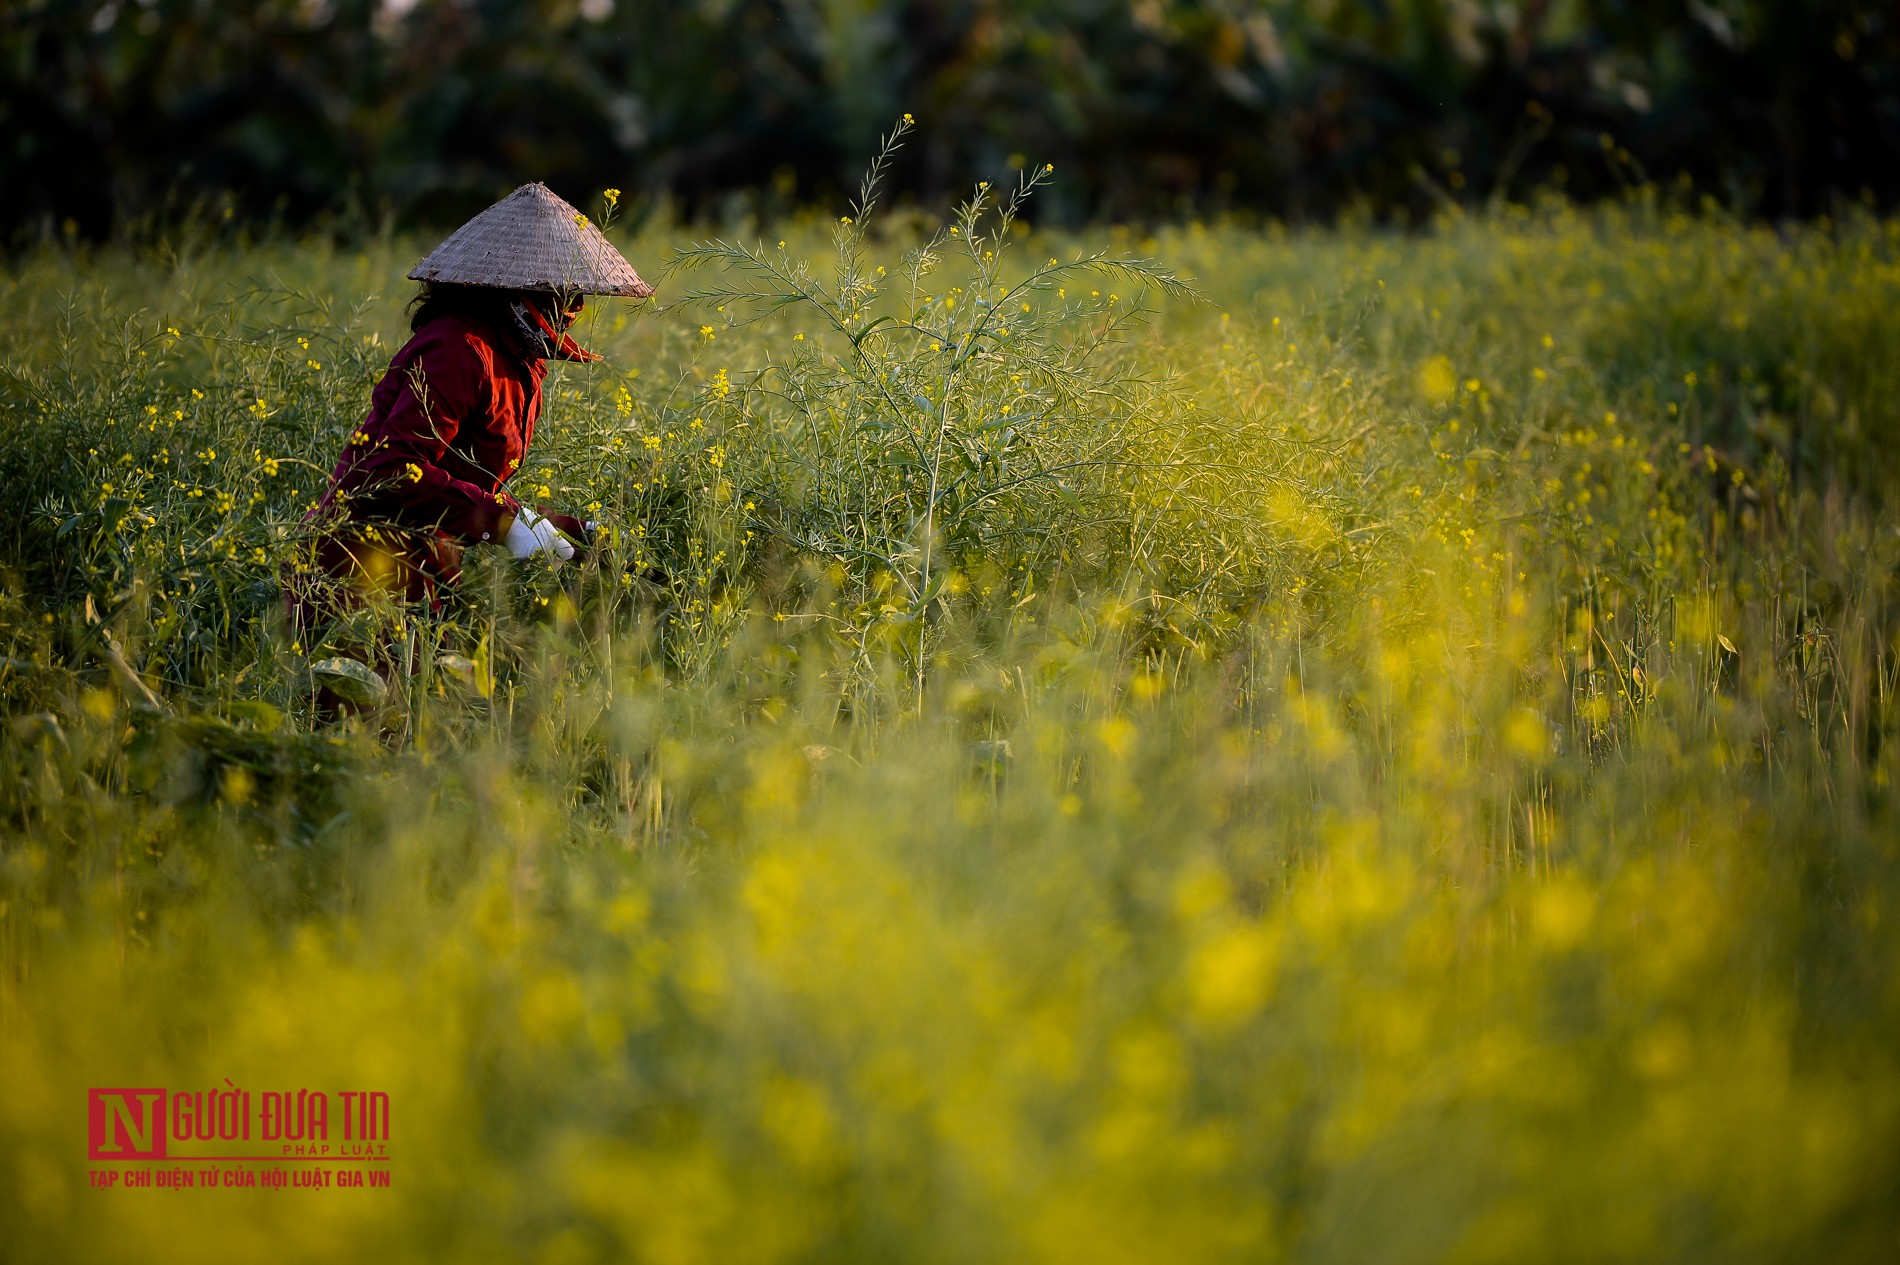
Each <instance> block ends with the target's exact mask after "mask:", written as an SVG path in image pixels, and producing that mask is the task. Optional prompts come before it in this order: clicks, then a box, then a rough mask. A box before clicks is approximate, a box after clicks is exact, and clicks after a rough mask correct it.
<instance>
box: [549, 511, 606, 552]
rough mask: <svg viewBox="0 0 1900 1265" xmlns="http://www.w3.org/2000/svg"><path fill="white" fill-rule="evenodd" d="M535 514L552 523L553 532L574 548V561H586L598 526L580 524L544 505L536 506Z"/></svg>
mask: <svg viewBox="0 0 1900 1265" xmlns="http://www.w3.org/2000/svg"><path fill="white" fill-rule="evenodd" d="M535 512H536V513H538V514H540V515H541V517H542V518H545V519H546V520H547V521H548V522H550V523H553V524H554V528H555V530H556V531H558V532H560V533H561V535H563V536H565V537H567V542H568V543H569V544H570V545H573V546H574V558H575V561H577V562H586V561H587V559H588V556H589V554H590V553H591V551H592V550H593V547H594V531H595V529H596V528H597V527H599V525H600V524H598V523H587V522H582V521H581V520H580V519H578V518H575V517H574V516H573V515H572V514H562V513H558V512H556V511H554V510H551V509H549V508H548V507H547V506H545V505H539V506H536V507H535Z"/></svg>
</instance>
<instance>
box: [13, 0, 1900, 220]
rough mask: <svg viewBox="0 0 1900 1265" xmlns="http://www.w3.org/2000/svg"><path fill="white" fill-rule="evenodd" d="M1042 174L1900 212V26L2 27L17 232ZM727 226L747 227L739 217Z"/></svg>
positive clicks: (1254, 7) (1241, 197)
mask: <svg viewBox="0 0 1900 1265" xmlns="http://www.w3.org/2000/svg"><path fill="white" fill-rule="evenodd" d="M905 111H911V112H913V113H915V114H916V115H917V116H918V118H919V120H920V122H921V124H922V127H921V129H920V131H919V134H918V136H917V138H916V141H915V143H914V144H913V145H912V146H911V147H910V149H909V150H908V151H907V152H906V154H905V156H904V159H903V161H902V163H901V165H900V167H899V170H898V172H897V179H898V181H899V184H900V186H901V187H903V188H904V189H906V190H908V191H909V192H912V193H915V194H917V195H919V196H922V197H924V198H927V199H928V198H941V197H942V196H944V195H945V194H947V193H948V192H950V191H952V190H954V189H958V188H961V187H962V186H963V185H964V184H965V183H966V182H967V181H969V180H973V179H976V178H979V177H989V178H998V177H1000V176H1002V175H1004V174H1005V173H1006V172H1007V171H1008V169H1009V168H1010V167H1011V166H1012V165H1020V164H1021V163H1023V162H1024V161H1037V162H1041V161H1053V162H1055V163H1056V164H1058V166H1059V168H1060V169H1061V176H1062V180H1061V182H1060V184H1059V186H1058V193H1057V195H1056V196H1055V197H1054V198H1053V199H1051V200H1048V201H1045V202H1044V203H1043V205H1042V208H1041V212H1042V213H1043V214H1045V215H1048V214H1052V213H1053V214H1057V215H1061V216H1064V217H1067V218H1082V217H1114V218H1126V217H1168V216H1174V215H1177V214H1181V213H1183V212H1185V211H1186V210H1188V209H1189V208H1195V209H1198V210H1203V211H1204V210H1207V209H1210V208H1212V209H1234V210H1246V211H1254V212H1259V213H1263V214H1271V215H1275V216H1281V217H1287V218H1292V219H1324V218H1328V217H1331V216H1334V215H1337V214H1339V213H1340V212H1342V211H1345V210H1349V209H1350V210H1359V211H1366V212H1370V213H1373V214H1377V215H1382V216H1408V217H1410V216H1417V215H1419V214H1421V213H1424V212H1427V211H1429V210H1430V208H1431V207H1432V206H1433V205H1434V203H1437V202H1439V201H1442V200H1444V199H1447V198H1449V199H1453V200H1457V201H1471V200H1476V199H1483V198H1488V197H1492V196H1499V195H1502V196H1510V197H1521V196H1525V195H1527V194H1528V193H1529V192H1530V191H1532V190H1535V189H1537V188H1541V187H1548V186H1556V187H1561V188H1563V189H1564V190H1566V191H1567V192H1568V193H1570V194H1571V195H1572V196H1575V197H1579V198H1591V197H1596V196H1601V195H1604V194H1607V193H1613V192H1615V191H1616V190H1617V189H1619V188H1620V187H1623V186H1626V185H1628V184H1630V183H1633V182H1643V181H1646V180H1658V181H1664V180H1677V179H1680V178H1683V177H1687V178H1688V179H1689V180H1691V181H1693V182H1694V184H1696V185H1697V186H1699V187H1700V188H1702V189H1703V190H1704V191H1706V192H1710V193H1713V194H1715V195H1716V196H1718V197H1720V198H1721V199H1722V200H1723V201H1725V202H1727V203H1729V204H1731V205H1734V206H1737V207H1740V208H1742V209H1744V210H1746V211H1749V212H1751V213H1755V214H1761V215H1766V216H1777V217H1778V216H1787V215H1810V214H1814V213H1817V212H1820V211H1824V210H1826V209H1828V208H1829V207H1830V206H1832V205H1834V204H1835V203H1836V202H1837V201H1839V200H1840V199H1843V198H1859V197H1862V196H1865V195H1871V196H1872V197H1873V198H1874V199H1875V200H1876V201H1878V202H1879V203H1881V204H1882V205H1885V206H1893V205H1894V204H1895V203H1896V202H1900V6H1896V5H1895V4H1894V3H1893V0H1360V2H1358V3H1348V2H1346V0H1135V2H1134V3H1128V2H1127V0H505V2H504V0H408V2H407V3H405V2H403V0H276V2H275V3H237V2H229V0H132V2H129V3H126V2H102V0H85V2H83V3H82V2H79V0H11V3H8V4H0V178H3V181H4V195H3V196H0V234H3V235H4V236H5V237H7V238H10V239H12V240H15V241H20V240H24V239H30V238H32V237H35V236H39V235H41V234H45V233H49V232H55V233H56V232H60V231H76V232H80V233H84V234H86V235H90V236H99V235H103V234H107V233H110V232H111V231H113V230H114V229H115V227H119V226H121V225H123V224H125V223H127V222H129V221H137V220H140V219H148V218H158V219H161V220H162V219H164V218H167V217H170V216H176V215H179V214H183V213H186V212H187V211H188V210H192V209H196V210H197V211H199V212H200V213H202V212H203V211H205V210H207V209H209V210H210V211H211V212H212V213H214V214H223V213H224V211H225V208H226V207H228V208H229V209H230V213H231V214H232V215H233V216H237V217H243V218H245V219H250V218H253V217H258V216H273V215H275V216H281V217H283V218H284V219H286V220H288V221H290V222H293V223H302V222H307V221H310V220H312V219H314V218H318V217H324V216H337V215H344V216H349V215H358V216H362V215H368V216H380V215H382V214H385V213H389V214H394V215H395V216H396V217H397V218H398V219H399V220H401V221H404V222H421V223H438V224H439V223H444V222H448V221H452V220H454V219H456V218H458V217H460V216H462V215H465V214H467V213H469V212H470V211H472V210H473V209H475V208H478V207H479V206H481V205H484V204H485V203H486V202H487V201H489V200H490V199H492V198H494V197H495V196H497V195H498V194H499V193H501V192H503V191H505V190H506V189H508V188H510V187H512V186H513V185H514V184H516V183H518V182H520V181H522V180H524V179H544V180H547V181H548V182H549V183H550V184H551V185H553V186H554V187H555V188H556V189H557V190H559V191H561V192H563V193H565V194H567V195H568V196H570V197H572V198H574V199H575V200H577V201H581V200H587V199H591V198H592V197H593V195H594V194H595V193H596V192H597V191H598V190H600V189H602V188H605V187H610V186H612V187H618V188H621V189H623V190H625V191H626V193H627V195H628V199H629V201H630V202H632V203H634V204H635V205H640V204H643V199H644V204H646V205H651V204H652V201H653V199H656V198H659V197H661V196H666V197H670V198H672V199H673V200H674V201H675V203H676V204H677V205H679V206H681V207H682V208H683V209H684V210H686V211H687V212H688V213H701V212H713V213H718V212H722V211H726V210H730V209H732V207H733V206H734V205H736V204H743V205H751V206H756V207H761V208H763V209H768V210H769V209H776V208H783V207H788V206H791V205H795V204H798V203H802V202H808V201H811V200H813V199H827V198H834V197H835V196H836V195H837V194H838V193H839V191H840V190H842V189H845V188H848V187H850V186H851V185H852V184H853V182H854V181H855V177H856V174H857V172H858V171H859V170H860V168H861V166H862V164H863V162H864V160H865V158H866V156H867V154H868V152H869V151H870V150H871V148H872V147H873V146H874V144H875V141H876V137H877V135H878V133H879V131H880V130H881V129H882V128H883V127H884V126H886V125H887V124H888V123H889V122H890V121H891V120H892V119H893V118H895V117H896V116H897V115H898V114H900V113H903V112H905ZM735 199H737V200H740V201H739V202H738V203H735V201H734V200H735Z"/></svg>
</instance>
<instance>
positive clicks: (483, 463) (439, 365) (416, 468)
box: [309, 312, 599, 601]
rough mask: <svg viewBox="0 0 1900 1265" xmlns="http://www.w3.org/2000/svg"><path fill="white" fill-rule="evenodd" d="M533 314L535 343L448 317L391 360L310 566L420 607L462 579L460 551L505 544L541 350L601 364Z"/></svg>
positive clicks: (328, 496) (347, 452)
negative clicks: (441, 584) (511, 485)
mask: <svg viewBox="0 0 1900 1265" xmlns="http://www.w3.org/2000/svg"><path fill="white" fill-rule="evenodd" d="M529 317H530V319H532V320H533V321H534V323H535V325H536V326H537V328H536V329H535V331H534V334H535V337H534V338H533V340H532V341H531V340H530V337H529V335H528V334H527V333H526V332H525V331H523V332H518V331H516V330H501V329H497V328H495V327H493V326H491V325H489V324H487V323H486V322H483V321H478V320H474V319H470V318H467V317H463V316H443V317H438V318H437V319H435V320H433V321H430V322H429V323H428V324H427V325H424V326H423V327H422V328H421V329H420V330H418V331H416V334H415V336H414V337H413V338H411V339H410V340H409V341H408V342H407V343H406V344H404V345H403V348H402V350H401V351H399V352H397V353H396V358H395V359H394V360H393V361H391V362H390V366H389V371H388V372H387V373H385V374H384V375H383V380H382V381H381V382H380V383H378V384H377V386H376V390H375V392H374V394H373V395H372V396H371V397H370V409H369V416H368V417H367V418H365V419H364V421H363V424H362V425H361V426H358V427H357V428H356V429H355V430H354V431H352V432H351V434H350V436H349V438H348V439H347V440H345V441H344V446H343V455H342V456H341V457H340V458H339V459H338V461H337V463H336V469H335V470H334V471H333V472H332V473H331V475H330V486H329V488H328V490H326V491H325V492H324V494H323V499H322V501H321V502H319V504H318V506H317V508H316V509H315V510H313V511H312V512H311V514H310V516H309V521H310V522H312V523H313V524H320V525H325V526H327V527H328V531H327V532H326V534H325V536H324V538H323V539H322V540H321V541H320V542H319V544H318V546H317V550H316V556H315V559H314V561H315V562H316V563H317V565H318V566H319V567H320V568H321V569H322V570H323V571H326V572H328V573H330V574H331V575H333V576H336V577H339V578H346V579H350V580H352V581H353V582H355V581H360V580H362V579H368V580H370V581H371V582H373V583H375V584H376V585H378V586H379V587H382V588H384V589H385V590H388V591H391V592H392V593H401V594H402V595H403V596H405V597H406V598H407V599H408V600H411V601H418V600H423V599H425V598H431V597H432V596H433V594H434V588H435V582H436V581H443V580H446V581H453V580H455V579H456V578H457V577H458V576H459V574H460V564H461V554H462V547H463V546H465V545H470V544H475V543H478V542H480V541H494V542H499V541H500V540H501V539H502V535H503V525H502V524H503V521H504V520H505V519H506V518H507V517H508V516H510V515H512V514H514V513H515V512H516V511H517V510H519V509H520V508H521V506H520V502H518V501H517V500H515V498H514V497H512V496H510V495H509V494H508V493H507V492H505V491H503V488H504V486H505V485H506V484H507V482H508V480H509V479H510V478H511V477H512V476H513V475H514V473H515V471H516V470H518V469H520V467H521V463H522V461H523V460H524V459H525V457H526V455H527V451H528V445H529V444H530V443H532V442H533V440H534V427H535V422H536V421H537V420H538V419H539V417H540V415H541V381H542V379H543V378H545V377H546V376H547V353H549V352H550V351H551V353H552V355H553V357H554V358H556V359H560V360H597V359H599V357H597V356H595V355H594V354H593V353H592V352H588V351H584V350H582V349H581V348H580V347H579V346H578V345H576V344H575V343H574V341H573V340H572V339H570V338H568V337H567V336H566V335H565V334H558V333H556V332H555V331H554V330H553V329H552V328H550V327H549V326H548V324H547V322H546V321H544V320H542V319H541V318H540V317H539V315H538V314H536V313H532V312H530V313H529ZM564 517H565V516H563V519H564ZM571 523H572V520H565V521H562V522H561V523H560V525H562V526H563V528H564V529H567V530H578V524H572V526H569V524H571ZM359 525H360V527H359ZM392 529H393V530H392Z"/></svg>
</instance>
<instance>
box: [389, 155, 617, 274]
mask: <svg viewBox="0 0 1900 1265" xmlns="http://www.w3.org/2000/svg"><path fill="white" fill-rule="evenodd" d="M409 279H410V280H411V281H441V282H448V283H452V284H455V285H474V286H499V287H501V288H503V289H508V290H580V291H582V292H584V293H587V294H610V295H618V296H620V297H622V298H628V299H644V298H646V297H647V296H648V295H649V294H652V293H653V287H652V286H650V285H648V284H647V283H646V282H644V281H642V280H640V274H639V273H637V272H635V271H634V270H633V265H632V264H630V263H628V262H627V260H626V258H625V256H623V255H622V254H621V253H620V252H619V251H617V250H615V249H614V247H613V243H612V242H610V241H608V240H607V238H606V235H605V234H603V233H602V232H601V231H600V229H599V228H597V227H596V226H595V225H594V224H593V223H592V221H590V220H589V219H588V218H587V217H586V216H585V215H582V214H581V213H580V212H579V211H577V210H575V209H574V207H573V205H572V204H570V203H568V202H565V201H563V200H562V199H560V198H558V197H556V196H555V195H554V192H553V191H552V190H551V189H549V188H548V187H547V186H546V185H544V184H540V183H535V184H524V185H522V186H521V187H520V188H519V189H516V190H515V191H514V192H513V193H511V194H509V195H508V196H507V197H505V198H503V199H502V200H501V201H499V202H497V203H495V205H493V206H491V207H489V208H488V209H487V210H486V211H483V212H482V213H481V214H480V215H478V216H476V217H475V218H474V219H472V220H470V221H469V222H468V223H466V224H464V225H462V227H460V228H458V229H456V230H455V231H454V232H453V233H451V234H450V235H449V239H448V240H447V241H445V242H443V243H442V244H441V245H440V246H437V247H436V248H435V249H434V250H433V251H431V252H430V253H429V256H428V258H426V259H424V260H423V261H422V262H421V263H419V264H417V265H416V267H415V271H414V272H411V273H410V274H409Z"/></svg>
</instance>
